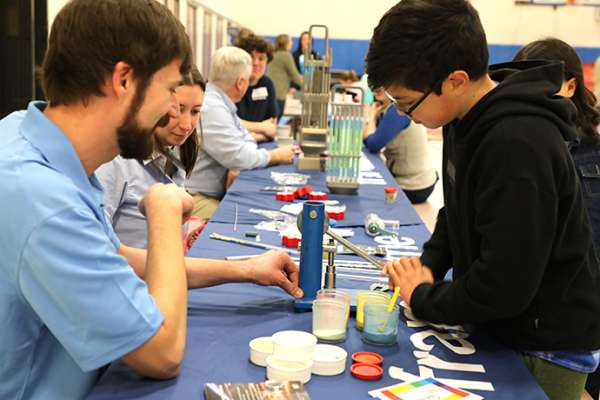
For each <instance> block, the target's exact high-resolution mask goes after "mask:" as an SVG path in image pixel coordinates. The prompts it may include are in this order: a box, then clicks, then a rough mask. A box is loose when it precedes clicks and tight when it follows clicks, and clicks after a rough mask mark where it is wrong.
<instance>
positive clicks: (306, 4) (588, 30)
mask: <svg viewBox="0 0 600 400" xmlns="http://www.w3.org/2000/svg"><path fill="white" fill-rule="evenodd" d="M198 1H199V2H200V3H202V4H205V5H207V6H208V7H211V8H214V9H215V11H218V12H220V13H222V14H224V15H226V16H227V17H229V18H232V19H233V20H235V21H237V22H239V23H240V24H242V25H244V26H247V27H249V28H251V29H254V30H256V31H257V32H258V33H260V34H263V35H271V36H273V35H278V34H280V33H287V34H290V35H292V36H298V35H299V33H300V32H302V31H303V30H306V29H307V28H308V26H309V25H310V24H311V23H314V24H325V25H328V26H329V31H330V36H331V37H332V38H347V39H369V38H370V37H371V35H372V33H373V28H375V26H376V25H377V23H378V22H379V19H380V18H381V16H382V15H383V14H384V13H385V11H387V10H388V9H389V8H390V7H392V6H393V5H394V4H396V3H397V0H371V1H369V2H365V1H364V0H303V1H301V2H299V1H297V0H198ZM471 2H472V3H473V5H474V6H475V8H477V10H478V11H479V14H480V16H481V20H482V23H483V26H484V28H485V30H486V33H487V36H488V42H489V43H491V44H525V43H528V42H530V41H532V40H535V39H539V38H541V37H545V36H555V37H558V38H560V39H563V40H565V41H566V42H568V43H570V44H572V45H573V46H585V47H600V15H599V12H600V10H599V11H597V9H596V8H593V7H577V6H566V7H557V8H556V9H554V8H553V7H551V6H531V5H519V6H517V5H515V4H514V0H471ZM265 10H268V12H265Z"/></svg>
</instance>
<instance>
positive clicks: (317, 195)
mask: <svg viewBox="0 0 600 400" xmlns="http://www.w3.org/2000/svg"><path fill="white" fill-rule="evenodd" d="M328 197H329V195H328V194H327V193H325V192H310V193H309V194H308V199H309V200H327V198H328Z"/></svg>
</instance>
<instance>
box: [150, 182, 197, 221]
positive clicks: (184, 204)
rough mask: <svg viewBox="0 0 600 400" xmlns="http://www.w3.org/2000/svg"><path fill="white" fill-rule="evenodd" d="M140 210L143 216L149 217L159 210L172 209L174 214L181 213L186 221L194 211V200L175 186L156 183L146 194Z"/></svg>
mask: <svg viewBox="0 0 600 400" xmlns="http://www.w3.org/2000/svg"><path fill="white" fill-rule="evenodd" d="M138 208H139V209H140V212H141V213H142V215H145V216H148V217H150V215H152V213H153V212H155V211H156V210H158V209H161V208H163V209H172V210H173V211H174V212H177V213H181V215H182V218H184V219H185V218H186V217H188V216H189V215H190V214H191V213H192V211H193V210H194V199H193V198H192V196H190V195H189V194H188V193H187V192H186V191H185V190H184V189H183V188H181V187H179V186H177V185H175V184H172V183H170V184H168V185H165V184H163V183H155V184H154V185H152V186H150V189H148V190H147V191H146V193H144V197H143V198H142V200H140V203H139V204H138Z"/></svg>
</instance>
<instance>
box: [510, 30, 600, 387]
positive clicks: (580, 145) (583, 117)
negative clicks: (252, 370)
mask: <svg viewBox="0 0 600 400" xmlns="http://www.w3.org/2000/svg"><path fill="white" fill-rule="evenodd" d="M533 59H537V60H558V61H562V62H563V63H564V66H565V74H564V80H563V84H562V87H561V89H560V91H559V92H558V93H557V95H559V96H563V97H568V98H570V99H571V101H573V104H575V107H576V108H577V118H576V120H575V123H576V125H577V128H578V131H579V137H577V139H576V140H575V141H574V142H573V143H572V145H571V155H572V156H573V161H574V162H575V167H576V168H577V173H578V175H579V178H580V180H581V191H582V193H583V200H584V203H585V206H586V208H587V212H588V216H589V218H590V222H591V225H592V234H593V242H594V246H595V248H596V254H598V250H599V249H600V201H599V200H600V197H599V196H600V134H599V133H598V125H599V124H600V113H599V112H598V111H597V110H596V109H595V108H594V105H595V104H596V97H595V96H594V94H593V93H592V92H591V91H590V90H589V89H587V88H586V87H585V85H584V82H583V67H582V65H581V60H580V59H579V56H578V55H577V52H576V51H575V49H573V47H571V46H570V45H569V44H567V43H565V42H563V41H562V40H559V39H555V38H547V39H542V40H536V41H535V42H532V43H529V44H528V45H526V46H525V47H523V48H522V49H521V50H519V51H518V52H517V54H516V55H515V58H514V61H520V60H533ZM586 390H587V391H588V392H589V394H591V395H592V396H593V397H594V398H598V394H599V393H600V370H599V369H597V370H596V372H594V373H592V374H590V375H589V376H588V380H587V384H586Z"/></svg>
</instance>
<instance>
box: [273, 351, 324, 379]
mask: <svg viewBox="0 0 600 400" xmlns="http://www.w3.org/2000/svg"><path fill="white" fill-rule="evenodd" d="M312 366H313V363H312V361H304V360H283V359H280V358H278V357H277V356H269V357H267V378H268V379H271V380H274V381H278V382H284V381H300V382H302V383H306V382H308V381H309V380H310V374H311V370H312Z"/></svg>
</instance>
